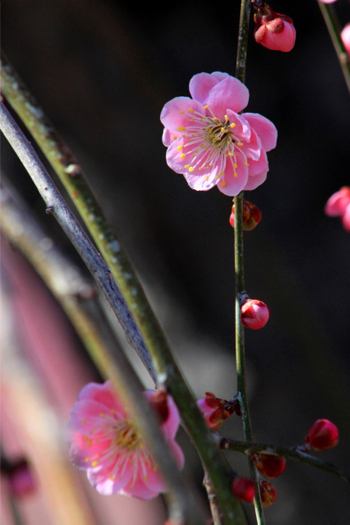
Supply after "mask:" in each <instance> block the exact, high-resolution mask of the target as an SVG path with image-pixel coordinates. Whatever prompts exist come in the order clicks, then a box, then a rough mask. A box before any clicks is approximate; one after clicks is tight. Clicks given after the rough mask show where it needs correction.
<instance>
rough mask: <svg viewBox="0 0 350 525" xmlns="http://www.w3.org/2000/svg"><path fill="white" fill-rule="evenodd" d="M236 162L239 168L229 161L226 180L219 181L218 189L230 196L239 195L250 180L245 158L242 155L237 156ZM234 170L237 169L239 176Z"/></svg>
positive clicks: (225, 175)
mask: <svg viewBox="0 0 350 525" xmlns="http://www.w3.org/2000/svg"><path fill="white" fill-rule="evenodd" d="M236 163H237V168H236V169H235V170H234V168H233V166H232V164H231V162H229V161H228V162H227V164H226V169H225V174H224V180H223V181H219V182H218V184H217V187H218V190H220V191H221V193H224V194H225V195H229V196H230V197H233V196H234V195H238V194H239V193H240V192H241V191H242V190H243V188H244V186H245V185H246V183H247V180H248V168H247V166H246V165H245V164H244V158H243V157H242V155H237V156H236ZM234 171H236V173H237V177H235V176H234Z"/></svg>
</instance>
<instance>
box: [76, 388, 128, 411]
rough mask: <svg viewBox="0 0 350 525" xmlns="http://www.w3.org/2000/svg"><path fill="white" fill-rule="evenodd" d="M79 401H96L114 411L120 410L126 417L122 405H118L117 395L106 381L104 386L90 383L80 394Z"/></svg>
mask: <svg viewBox="0 0 350 525" xmlns="http://www.w3.org/2000/svg"><path fill="white" fill-rule="evenodd" d="M78 399H79V401H83V400H89V399H91V400H94V401H97V402H99V403H101V404H103V405H105V407H108V408H109V409H112V410H118V411H119V410H120V411H121V412H122V414H123V415H125V410H124V408H123V406H122V405H120V404H119V403H118V398H117V394H116V393H115V391H114V389H113V387H112V384H111V382H110V381H106V382H105V383H103V384H99V383H88V384H87V385H86V386H84V388H83V389H82V390H81V392H80V394H79V398H78Z"/></svg>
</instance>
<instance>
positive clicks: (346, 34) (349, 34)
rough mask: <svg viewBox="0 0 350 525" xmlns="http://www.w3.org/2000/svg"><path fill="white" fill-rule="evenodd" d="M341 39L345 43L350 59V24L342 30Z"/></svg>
mask: <svg viewBox="0 0 350 525" xmlns="http://www.w3.org/2000/svg"><path fill="white" fill-rule="evenodd" d="M340 36H341V39H342V41H343V44H344V47H345V49H346V52H347V54H348V55H349V57H350V24H347V25H346V26H345V27H344V29H343V30H342V32H341V34H340Z"/></svg>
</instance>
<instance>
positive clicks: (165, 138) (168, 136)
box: [162, 128, 179, 147]
mask: <svg viewBox="0 0 350 525" xmlns="http://www.w3.org/2000/svg"><path fill="white" fill-rule="evenodd" d="M178 136H179V134H178V133H177V134H176V135H175V133H172V132H171V131H170V130H168V129H166V128H164V129H163V135H162V142H163V144H164V146H165V147H168V146H170V144H171V143H172V141H173V140H176V139H177V137H178Z"/></svg>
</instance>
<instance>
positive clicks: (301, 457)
mask: <svg viewBox="0 0 350 525" xmlns="http://www.w3.org/2000/svg"><path fill="white" fill-rule="evenodd" d="M220 448H221V449H222V450H231V451H236V452H242V453H243V454H246V455H247V456H251V454H257V453H265V454H275V455H276V456H283V457H285V458H288V459H292V460H294V461H299V462H300V463H305V464H307V465H311V466H312V467H315V468H317V469H320V470H323V471H324V472H328V473H329V474H333V475H334V476H336V477H338V478H340V479H343V480H344V481H347V482H348V483H350V472H347V471H345V470H343V469H340V468H338V467H335V466H334V465H332V464H331V463H328V462H326V461H322V460H321V459H318V458H316V457H315V456H311V455H310V454H308V453H307V452H305V451H304V450H303V449H302V447H280V446H275V445H266V444H265V443H249V442H246V441H236V440H234V439H228V438H221V439H220Z"/></svg>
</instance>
